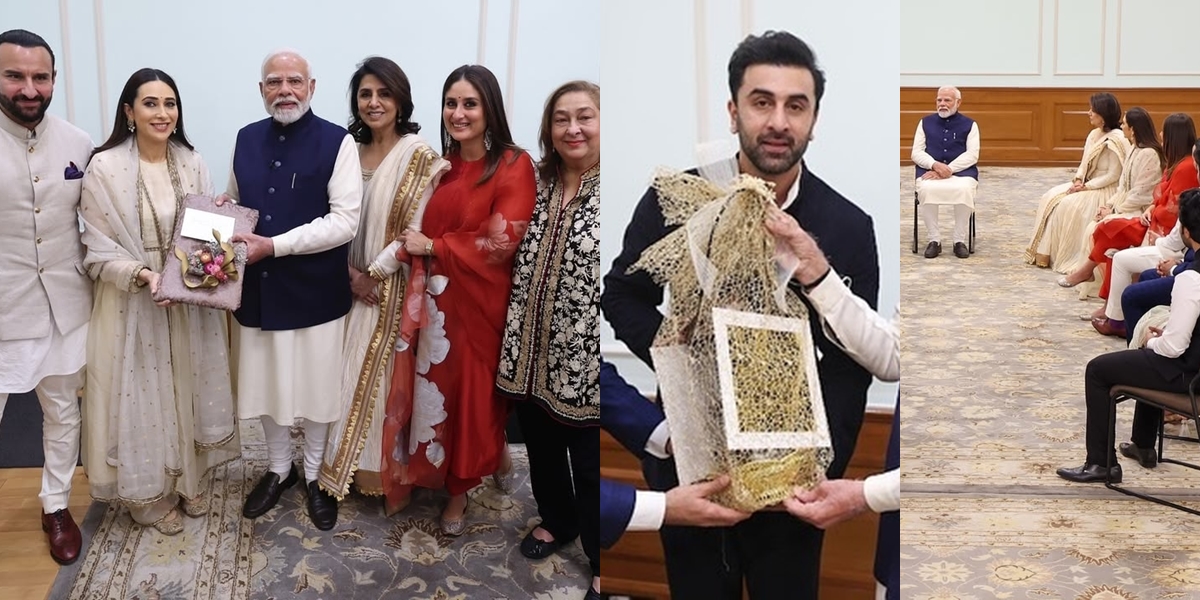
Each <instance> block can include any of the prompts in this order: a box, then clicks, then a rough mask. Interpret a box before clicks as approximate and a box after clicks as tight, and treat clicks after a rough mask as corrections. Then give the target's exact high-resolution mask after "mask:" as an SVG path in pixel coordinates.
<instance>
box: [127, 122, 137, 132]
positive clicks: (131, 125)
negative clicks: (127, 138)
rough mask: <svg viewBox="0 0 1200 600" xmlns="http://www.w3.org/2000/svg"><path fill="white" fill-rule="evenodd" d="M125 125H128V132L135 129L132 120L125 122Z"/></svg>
mask: <svg viewBox="0 0 1200 600" xmlns="http://www.w3.org/2000/svg"><path fill="white" fill-rule="evenodd" d="M127 125H128V127H129V133H133V131H134V130H135V129H137V128H136V127H134V125H133V121H128V122H127Z"/></svg>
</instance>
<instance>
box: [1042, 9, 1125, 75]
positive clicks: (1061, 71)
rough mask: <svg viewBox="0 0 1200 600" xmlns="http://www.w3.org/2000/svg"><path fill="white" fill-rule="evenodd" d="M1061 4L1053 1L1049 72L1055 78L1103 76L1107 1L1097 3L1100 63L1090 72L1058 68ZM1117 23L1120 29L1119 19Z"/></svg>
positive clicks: (1061, 20)
mask: <svg viewBox="0 0 1200 600" xmlns="http://www.w3.org/2000/svg"><path fill="white" fill-rule="evenodd" d="M1063 2H1064V0H1054V27H1053V30H1052V31H1053V34H1054V43H1053V50H1052V52H1053V57H1054V66H1053V68H1052V69H1051V72H1052V73H1053V74H1054V75H1055V76H1058V77H1074V76H1103V75H1104V67H1105V58H1106V56H1107V54H1108V52H1107V47H1106V43H1107V35H1106V34H1107V32H1108V23H1107V21H1108V0H1099V2H1100V11H1099V12H1100V31H1099V32H1098V33H1099V41H1100V48H1099V52H1098V58H1099V62H1100V67H1099V68H1098V69H1094V70H1090V71H1068V70H1064V69H1062V68H1060V67H1059V61H1060V59H1061V58H1062V54H1061V53H1060V51H1059V50H1060V46H1059V41H1060V40H1059V38H1060V37H1061V35H1060V34H1061V32H1062V25H1063V18H1062V3H1063ZM1117 23H1118V25H1117V26H1118V27H1120V19H1117ZM1118 39H1119V36H1118ZM1063 49H1064V50H1065V49H1066V45H1064V47H1063Z"/></svg>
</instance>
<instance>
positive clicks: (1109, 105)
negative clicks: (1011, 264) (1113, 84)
mask: <svg viewBox="0 0 1200 600" xmlns="http://www.w3.org/2000/svg"><path fill="white" fill-rule="evenodd" d="M1088 122H1089V123H1091V124H1092V126H1093V127H1095V129H1093V130H1092V132H1091V133H1089V134H1088V137H1087V142H1086V143H1085V144H1084V147H1083V160H1081V161H1080V163H1079V168H1078V169H1076V171H1075V178H1074V179H1073V180H1072V181H1071V183H1064V184H1061V185H1057V186H1055V187H1052V188H1050V190H1049V191H1047V192H1046V193H1045V194H1044V195H1043V196H1042V199H1041V201H1040V202H1038V211H1037V218H1036V219H1035V220H1034V229H1033V237H1032V238H1031V239H1030V241H1029V247H1028V248H1027V249H1026V250H1025V262H1026V263H1028V264H1031V265H1037V266H1039V267H1043V268H1045V267H1053V268H1054V270H1055V271H1057V272H1059V273H1063V274H1067V273H1070V272H1071V271H1073V270H1075V269H1077V268H1078V267H1079V266H1080V265H1081V264H1083V261H1085V260H1087V253H1086V252H1085V251H1084V245H1085V240H1086V237H1087V234H1086V230H1087V227H1088V225H1089V224H1090V223H1092V222H1093V217H1094V216H1095V214H1096V210H1097V209H1099V208H1100V206H1102V205H1104V204H1106V203H1107V202H1108V199H1109V198H1110V197H1112V195H1113V194H1115V193H1116V192H1117V183H1118V181H1119V180H1120V178H1121V163H1122V161H1124V160H1125V157H1126V156H1127V155H1128V154H1129V142H1128V141H1127V140H1126V139H1125V135H1124V134H1123V133H1122V132H1121V128H1120V123H1121V105H1120V104H1119V103H1118V102H1117V99H1116V97H1115V96H1113V95H1112V94H1110V93H1108V92H1099V93H1096V94H1092V98H1091V107H1090V108H1089V110H1088Z"/></svg>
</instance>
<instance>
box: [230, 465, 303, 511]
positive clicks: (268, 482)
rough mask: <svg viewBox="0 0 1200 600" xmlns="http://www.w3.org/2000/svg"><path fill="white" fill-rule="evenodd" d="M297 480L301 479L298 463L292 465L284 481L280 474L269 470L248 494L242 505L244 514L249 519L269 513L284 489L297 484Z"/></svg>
mask: <svg viewBox="0 0 1200 600" xmlns="http://www.w3.org/2000/svg"><path fill="white" fill-rule="evenodd" d="M297 481H300V474H299V473H297V472H296V465H292V469H291V470H290V471H288V476H287V479H284V480H283V481H280V480H279V476H278V475H276V474H275V473H273V472H271V471H267V473H266V475H263V476H262V479H259V480H258V485H256V486H254V490H253V491H251V492H250V495H249V496H246V505H245V506H243V507H242V516H243V517H246V518H247V519H257V518H259V517H261V516H263V515H265V514H267V511H269V510H271V508H273V507H274V506H275V504H276V503H278V502H279V497H280V496H282V495H283V490H286V489H288V488H290V487H292V486H293V485H296V482H297Z"/></svg>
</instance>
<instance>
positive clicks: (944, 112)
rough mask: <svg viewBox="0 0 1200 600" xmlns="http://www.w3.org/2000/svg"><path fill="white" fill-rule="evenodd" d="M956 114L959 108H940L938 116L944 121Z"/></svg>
mask: <svg viewBox="0 0 1200 600" xmlns="http://www.w3.org/2000/svg"><path fill="white" fill-rule="evenodd" d="M956 112H958V109H957V108H939V109H938V111H937V114H938V116H939V117H941V118H943V119H948V118H950V117H952V116H954V113H956Z"/></svg>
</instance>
